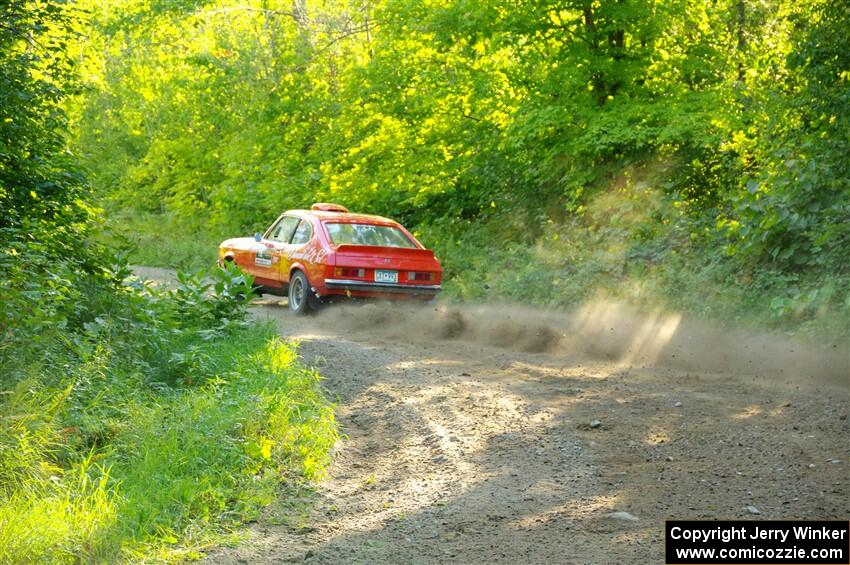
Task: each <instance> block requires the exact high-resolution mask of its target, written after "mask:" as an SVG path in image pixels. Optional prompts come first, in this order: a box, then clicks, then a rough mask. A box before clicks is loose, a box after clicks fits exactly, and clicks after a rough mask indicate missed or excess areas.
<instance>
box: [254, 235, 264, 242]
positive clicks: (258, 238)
mask: <svg viewBox="0 0 850 565" xmlns="http://www.w3.org/2000/svg"><path fill="white" fill-rule="evenodd" d="M262 240H263V236H261V235H260V234H258V233H255V234H254V241H256V242H257V243H259V242H261V241H262Z"/></svg>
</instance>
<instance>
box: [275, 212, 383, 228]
mask: <svg viewBox="0 0 850 565" xmlns="http://www.w3.org/2000/svg"><path fill="white" fill-rule="evenodd" d="M284 213H285V214H299V215H302V216H313V217H314V218H318V219H320V220H322V221H323V222H324V221H328V220H333V221H336V222H344V223H360V222H362V223H371V224H389V225H394V226H395V225H399V224H398V222H396V221H395V220H391V219H389V218H384V217H383V216H373V215H372V214H354V213H351V212H324V211H321V210H287V211H286V212H284Z"/></svg>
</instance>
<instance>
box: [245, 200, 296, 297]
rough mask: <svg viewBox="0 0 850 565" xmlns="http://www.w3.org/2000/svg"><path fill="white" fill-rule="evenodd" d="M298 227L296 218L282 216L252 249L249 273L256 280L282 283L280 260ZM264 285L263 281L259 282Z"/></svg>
mask: <svg viewBox="0 0 850 565" xmlns="http://www.w3.org/2000/svg"><path fill="white" fill-rule="evenodd" d="M297 225H298V218H297V217H295V216H286V215H284V216H281V217H280V218H279V219H278V221H277V222H275V223H274V224H273V225H272V227H270V228H269V229H268V230H266V233H265V234H264V235H263V237H262V238H261V239H260V241H258V242H256V243H255V244H254V246H253V248H252V253H251V265H250V267H249V271H250V272H251V274H253V275H254V277H255V278H260V279H263V280H264V281H266V282H269V281H273V282H276V283H280V282H281V279H280V272H281V271H280V266H279V263H280V259H281V256H282V254H283V250H284V249H285V247H286V245H288V244H289V240H290V239H292V232H294V231H295V228H296V226H297ZM259 282H260V283H262V282H263V281H259Z"/></svg>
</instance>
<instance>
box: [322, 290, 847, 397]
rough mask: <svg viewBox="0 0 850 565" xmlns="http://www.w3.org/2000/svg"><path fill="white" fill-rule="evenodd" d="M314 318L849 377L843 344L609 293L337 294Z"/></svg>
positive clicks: (436, 337) (816, 380)
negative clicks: (415, 300) (518, 302)
mask: <svg viewBox="0 0 850 565" xmlns="http://www.w3.org/2000/svg"><path fill="white" fill-rule="evenodd" d="M319 319H320V323H321V324H322V325H326V324H329V325H332V326H334V327H336V328H338V329H340V330H344V331H346V332H369V333H370V334H373V335H381V336H385V337H390V338H394V339H398V340H406V341H412V342H416V341H435V342H438V341H440V340H455V339H460V340H466V341H473V342H478V343H482V344H485V345H490V346H495V347H500V348H506V349H511V350H515V351H521V352H529V353H549V354H581V355H586V356H589V357H593V358H601V359H606V360H610V361H614V362H619V363H621V364H623V365H624V366H628V367H636V368H651V367H669V368H676V369H683V370H690V371H699V372H733V373H742V374H750V375H760V376H766V377H770V378H782V379H783V380H785V381H786V382H788V383H790V384H795V383H797V384H799V383H802V382H807V383H810V384H830V385H834V386H841V387H847V386H850V348H848V345H847V344H840V343H834V344H814V343H809V342H805V341H803V340H798V339H793V338H789V337H786V336H782V335H778V334H768V333H755V332H748V331H744V330H741V329H733V328H728V327H722V326H718V325H714V324H710V323H708V322H705V321H703V320H699V319H696V318H689V317H687V316H685V315H682V314H678V313H670V312H662V311H642V310H639V309H637V308H635V307H633V306H630V305H627V304H623V303H617V302H613V301H610V300H594V301H592V302H589V303H587V304H585V305H584V306H582V307H580V308H577V309H575V310H573V311H571V312H557V311H556V312H553V311H545V310H536V309H534V308H526V307H519V306H515V305H507V304H482V305H421V306H420V305H411V304H402V303H366V304H342V305H335V306H333V307H330V308H327V309H325V310H323V311H322V312H321V313H320V314H319ZM317 321H319V320H317Z"/></svg>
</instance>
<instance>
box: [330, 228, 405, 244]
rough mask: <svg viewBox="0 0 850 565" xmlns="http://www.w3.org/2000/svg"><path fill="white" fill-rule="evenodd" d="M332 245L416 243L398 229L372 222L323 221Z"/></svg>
mask: <svg viewBox="0 0 850 565" xmlns="http://www.w3.org/2000/svg"><path fill="white" fill-rule="evenodd" d="M325 227H326V228H327V230H328V236H330V238H331V242H332V243H333V244H334V245H373V246H377V247H407V248H416V245H415V244H414V243H413V242H412V241H410V239H409V238H408V237H407V236H406V235H405V234H404V232H403V231H401V230H400V229H398V228H396V227H393V226H376V225H372V224H349V223H325Z"/></svg>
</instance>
